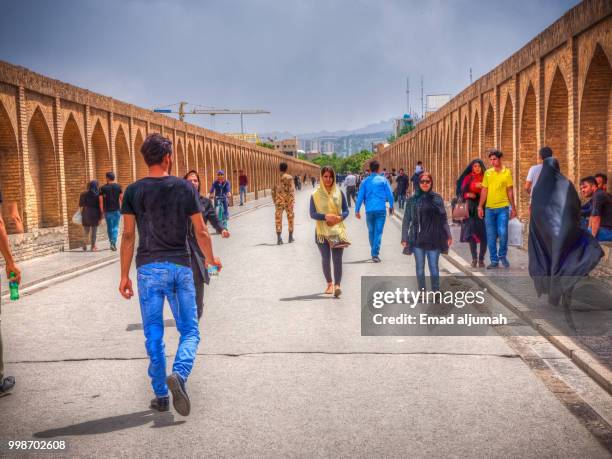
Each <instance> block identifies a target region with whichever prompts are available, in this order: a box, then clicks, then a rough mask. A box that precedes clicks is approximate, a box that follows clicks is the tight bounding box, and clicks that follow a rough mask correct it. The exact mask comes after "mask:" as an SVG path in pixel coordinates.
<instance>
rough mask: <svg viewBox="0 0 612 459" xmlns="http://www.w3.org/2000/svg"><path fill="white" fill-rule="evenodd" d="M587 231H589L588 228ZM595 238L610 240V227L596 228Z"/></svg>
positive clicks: (603, 240) (611, 239)
mask: <svg viewBox="0 0 612 459" xmlns="http://www.w3.org/2000/svg"><path fill="white" fill-rule="evenodd" d="M589 233H591V229H590V228H589ZM591 234H593V233H591ZM595 239H597V240H598V241H600V242H612V229H610V228H602V227H599V229H598V230H597V237H596V238H595Z"/></svg>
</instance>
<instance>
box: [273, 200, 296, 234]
mask: <svg viewBox="0 0 612 459" xmlns="http://www.w3.org/2000/svg"><path fill="white" fill-rule="evenodd" d="M283 211H285V212H287V222H288V223H289V232H290V233H293V217H294V215H293V203H291V204H280V205H279V204H277V205H276V212H275V213H274V223H275V224H276V232H277V233H281V232H282V231H283Z"/></svg>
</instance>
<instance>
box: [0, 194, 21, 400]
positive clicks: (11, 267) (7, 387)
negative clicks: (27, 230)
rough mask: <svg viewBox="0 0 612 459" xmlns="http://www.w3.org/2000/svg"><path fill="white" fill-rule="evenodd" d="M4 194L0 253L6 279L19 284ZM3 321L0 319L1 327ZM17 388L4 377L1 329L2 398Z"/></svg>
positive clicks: (0, 388)
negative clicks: (11, 279) (7, 224)
mask: <svg viewBox="0 0 612 459" xmlns="http://www.w3.org/2000/svg"><path fill="white" fill-rule="evenodd" d="M1 210H2V193H1V192H0V253H2V256H3V257H4V262H5V264H6V277H10V276H11V273H14V274H15V279H14V281H16V282H17V283H18V284H19V283H20V282H21V272H20V271H19V268H17V265H15V260H13V254H12V253H11V246H10V244H9V240H8V234H7V233H6V227H5V226H4V220H3V219H2V212H1ZM1 325H2V320H1V318H0V327H1ZM14 386H15V378H13V377H12V376H7V377H6V378H5V377H4V360H3V359H2V330H1V328H0V397H1V396H3V395H6V394H7V393H9V392H10V391H11V390H12V389H13V387H14Z"/></svg>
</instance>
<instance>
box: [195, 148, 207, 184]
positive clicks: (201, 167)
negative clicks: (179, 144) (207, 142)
mask: <svg viewBox="0 0 612 459" xmlns="http://www.w3.org/2000/svg"><path fill="white" fill-rule="evenodd" d="M196 157H197V161H198V173H199V174H200V176H201V177H205V176H206V167H205V163H204V154H203V153H202V145H200V144H199V143H198V144H197V145H196Z"/></svg>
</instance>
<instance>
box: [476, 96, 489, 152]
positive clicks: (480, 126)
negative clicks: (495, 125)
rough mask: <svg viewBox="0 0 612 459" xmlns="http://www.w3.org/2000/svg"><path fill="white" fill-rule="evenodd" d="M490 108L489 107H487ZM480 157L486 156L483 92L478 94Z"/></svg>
mask: <svg viewBox="0 0 612 459" xmlns="http://www.w3.org/2000/svg"><path fill="white" fill-rule="evenodd" d="M487 108H488V107H487ZM478 115H479V116H478V139H477V141H478V157H479V158H482V157H484V154H485V153H484V151H483V150H484V149H483V141H482V139H483V137H484V132H483V129H484V117H485V114H484V113H483V110H482V93H480V95H479V96H478Z"/></svg>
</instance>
